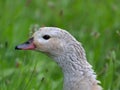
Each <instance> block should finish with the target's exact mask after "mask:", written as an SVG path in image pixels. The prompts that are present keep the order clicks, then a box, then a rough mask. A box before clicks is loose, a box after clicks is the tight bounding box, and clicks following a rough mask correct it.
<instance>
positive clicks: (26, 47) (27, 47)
mask: <svg viewBox="0 0 120 90" xmlns="http://www.w3.org/2000/svg"><path fill="white" fill-rule="evenodd" d="M34 49H35V45H34V44H33V38H30V39H29V40H28V41H27V42H25V43H23V44H20V45H17V46H16V47H15V50H34Z"/></svg>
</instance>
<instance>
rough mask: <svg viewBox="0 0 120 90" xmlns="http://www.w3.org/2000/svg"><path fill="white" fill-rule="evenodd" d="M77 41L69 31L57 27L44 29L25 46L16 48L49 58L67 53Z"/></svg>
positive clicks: (21, 45)
mask: <svg viewBox="0 0 120 90" xmlns="http://www.w3.org/2000/svg"><path fill="white" fill-rule="evenodd" d="M75 42H76V40H75V38H73V36H72V35H70V34H69V33H68V32H67V31H65V30H62V29H60V28H55V27H42V28H40V29H39V30H38V31H36V32H35V33H34V34H33V35H32V36H31V38H30V39H29V40H28V41H26V42H25V43H23V44H20V45H18V46H16V47H15V49H18V50H35V51H40V52H43V53H45V54H47V55H49V56H54V57H57V56H60V55H62V54H65V52H67V51H68V50H67V49H68V48H69V46H70V44H71V45H72V44H73V43H75Z"/></svg>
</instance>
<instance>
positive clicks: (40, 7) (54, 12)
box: [0, 0, 120, 90]
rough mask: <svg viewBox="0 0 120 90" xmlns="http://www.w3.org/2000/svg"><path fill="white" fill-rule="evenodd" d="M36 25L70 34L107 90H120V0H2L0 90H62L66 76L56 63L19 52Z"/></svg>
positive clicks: (0, 16) (40, 54) (39, 56)
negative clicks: (83, 49)
mask: <svg viewBox="0 0 120 90" xmlns="http://www.w3.org/2000/svg"><path fill="white" fill-rule="evenodd" d="M36 24H38V25H39V26H40V27H42V26H55V27H59V28H62V29H65V30H67V31H69V32H70V33H71V34H72V35H73V36H74V37H75V38H76V39H77V40H78V41H80V42H81V43H82V44H83V46H84V48H85V50H86V54H87V59H88V61H89V63H90V64H91V65H92V66H93V69H94V70H95V72H96V73H97V75H98V80H100V81H101V85H102V87H103V88H104V90H120V1H119V0H0V90H62V83H63V78H62V77H63V75H62V72H61V69H60V68H59V67H58V66H57V64H56V63H55V62H54V61H53V60H52V59H50V58H49V57H47V56H46V55H44V54H42V53H38V52H34V51H16V50H15V49H14V47H15V46H16V45H18V44H20V43H22V42H24V41H26V40H27V39H28V38H29V32H30V28H31V27H33V26H34V25H36Z"/></svg>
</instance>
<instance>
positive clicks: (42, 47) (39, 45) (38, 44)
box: [34, 41, 47, 52]
mask: <svg viewBox="0 0 120 90" xmlns="http://www.w3.org/2000/svg"><path fill="white" fill-rule="evenodd" d="M34 44H35V46H36V50H38V51H43V52H46V51H47V50H46V47H45V45H44V44H43V43H41V42H40V41H34Z"/></svg>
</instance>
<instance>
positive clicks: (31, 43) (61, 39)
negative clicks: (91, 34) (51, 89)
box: [15, 27, 102, 90]
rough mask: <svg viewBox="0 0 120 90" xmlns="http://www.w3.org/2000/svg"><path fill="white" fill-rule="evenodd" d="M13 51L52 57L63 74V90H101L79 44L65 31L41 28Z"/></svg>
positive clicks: (54, 28)
mask: <svg viewBox="0 0 120 90" xmlns="http://www.w3.org/2000/svg"><path fill="white" fill-rule="evenodd" d="M15 49H17V50H35V51H40V52H43V53H45V54H47V55H48V56H50V57H52V58H53V59H54V60H55V61H56V62H57V63H58V64H59V66H60V67H61V68H62V71H63V73H64V90H102V89H101V87H100V86H99V85H98V83H99V81H97V80H96V75H95V74H94V71H93V70H92V67H91V65H90V64H89V63H88V62H87V60H86V55H85V51H84V49H83V47H82V45H81V43H79V42H78V41H77V40H76V39H75V38H74V37H73V36H72V35H71V34H70V33H68V32H67V31H65V30H62V29H60V28H56V27H42V28H40V29H39V30H38V31H36V32H35V33H33V35H32V36H31V38H30V39H29V40H28V41H26V42H25V43H23V44H20V45H17V46H16V47H15ZM93 88H99V89H93Z"/></svg>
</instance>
